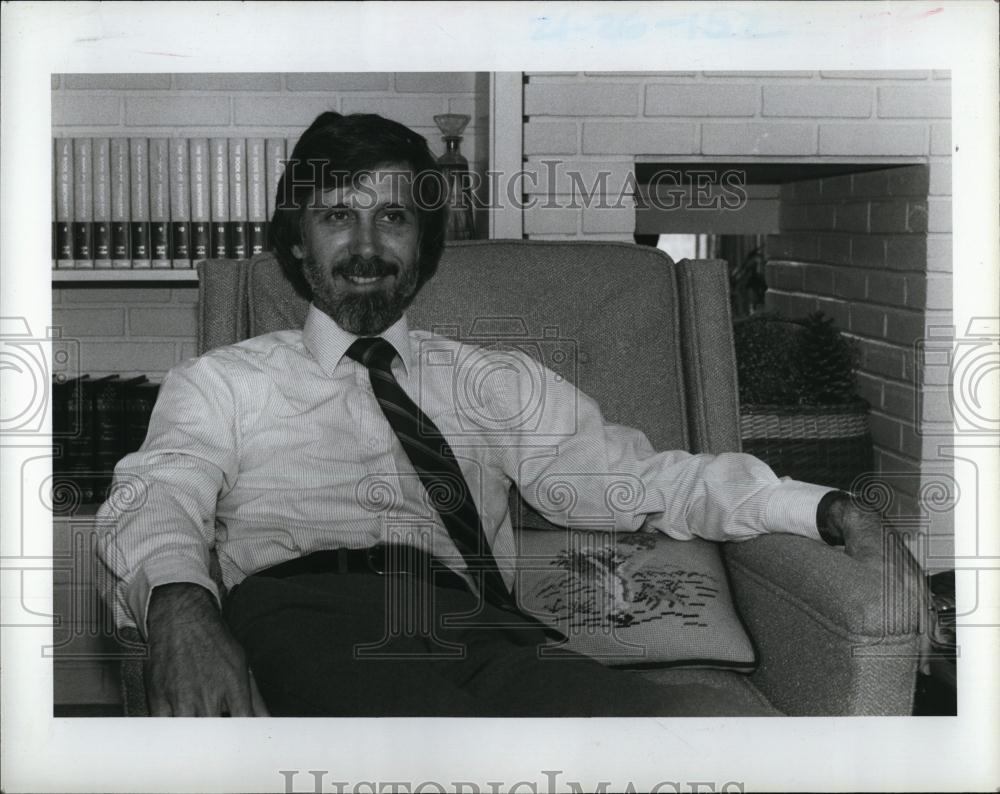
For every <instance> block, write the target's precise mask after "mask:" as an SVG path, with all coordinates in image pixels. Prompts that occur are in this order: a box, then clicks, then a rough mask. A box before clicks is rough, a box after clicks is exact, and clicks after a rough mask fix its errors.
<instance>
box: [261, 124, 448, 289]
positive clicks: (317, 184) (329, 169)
mask: <svg viewBox="0 0 1000 794" xmlns="http://www.w3.org/2000/svg"><path fill="white" fill-rule="evenodd" d="M390 164H400V165H405V166H407V167H408V168H409V170H411V171H412V172H413V175H414V176H415V177H417V178H416V180H415V182H414V197H413V200H414V204H415V210H416V215H417V223H418V228H419V230H420V237H419V239H420V243H419V250H418V254H417V264H418V273H419V280H418V288H419V287H420V286H423V284H424V283H425V282H426V281H427V280H428V279H430V277H431V276H433V275H434V272H435V271H436V270H437V265H438V261H439V260H440V258H441V251H442V250H443V249H444V235H445V227H446V225H447V218H448V196H447V182H446V181H445V179H444V177H443V176H442V174H441V172H440V170H439V169H438V167H437V161H436V160H435V159H434V155H433V154H431V151H430V149H429V148H428V146H427V140H426V139H425V138H424V137H423V136H422V135H418V134H417V133H415V132H414V131H413V130H411V129H409V128H408V127H406V126H404V125H402V124H399V123H398V122H395V121H390V120H389V119H386V118H383V117H382V116H378V115H375V114H373V113H365V114H363V113H353V114H351V115H347V116H343V115H341V114H340V113H334V112H333V111H327V112H325V113H320V114H319V116H317V117H316V120H315V121H313V123H312V124H311V125H309V129H307V130H306V131H305V132H304V133H302V137H301V138H299V140H298V143H296V144H295V148H294V149H293V150H292V156H291V157H290V158H289V159H288V162H287V164H286V166H285V172H284V174H282V176H281V179H280V180H279V181H278V190H277V202H276V205H275V210H274V217H272V218H271V233H270V238H271V248H272V249H273V251H274V253H275V255H276V256H277V257H278V261H279V262H281V267H282V269H283V270H284V272H285V275H286V276H287V277H288V278H289V280H291V282H292V283H293V284H294V285H295V288H296V289H297V290H298V291H299V292H301V293H302V294H304V295H306V296H307V297H311V295H310V289H309V286H308V284H307V283H306V281H305V278H304V277H303V275H302V260H301V259H299V258H298V257H297V256H295V254H294V253H293V251H292V248H293V246H295V245H301V244H302V231H301V228H300V226H299V221H300V218H301V215H302V210H303V209H304V208H305V207H307V206H308V205H309V202H310V201H311V200H312V197H313V195H314V193H315V192H316V191H317V190H329V189H331V188H335V187H339V186H341V185H342V184H343V182H344V181H345V178H346V180H347V181H348V182H350V180H352V179H354V178H355V175H357V174H358V173H360V172H364V171H374V170H376V169H377V168H379V167H380V166H386V165H390Z"/></svg>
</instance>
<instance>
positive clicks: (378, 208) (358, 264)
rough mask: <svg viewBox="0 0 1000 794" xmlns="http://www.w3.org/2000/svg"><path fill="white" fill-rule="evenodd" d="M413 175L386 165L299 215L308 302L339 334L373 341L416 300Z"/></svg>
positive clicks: (332, 192) (298, 252)
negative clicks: (343, 332) (309, 294)
mask: <svg viewBox="0 0 1000 794" xmlns="http://www.w3.org/2000/svg"><path fill="white" fill-rule="evenodd" d="M411 185H412V176H411V174H410V172H409V171H408V169H406V168H405V167H404V166H396V165H386V166H383V167H380V168H379V169H377V170H375V171H372V172H370V173H368V174H362V175H361V176H360V178H359V179H357V180H356V184H355V185H346V186H342V187H338V188H335V189H332V190H327V191H324V192H322V193H316V195H315V197H314V200H313V201H312V203H311V205H310V206H309V207H307V208H306V209H304V210H303V211H302V216H301V220H300V228H301V231H302V245H301V246H299V245H296V246H294V247H293V248H292V251H293V253H294V254H295V255H296V256H298V257H300V258H301V259H302V263H303V272H304V275H305V278H306V281H307V282H309V286H310V287H312V291H313V303H315V304H316V306H317V308H319V309H321V310H322V311H324V312H326V313H327V314H328V315H330V317H332V318H333V319H334V320H335V321H336V322H337V324H338V325H339V326H340V327H341V328H343V329H344V330H346V331H349V332H351V333H352V334H356V335H358V336H372V335H375V334H379V333H381V332H382V331H384V330H385V329H386V328H388V327H389V326H390V325H392V324H393V323H394V322H396V320H398V319H399V318H400V317H401V316H402V314H403V312H404V311H405V310H406V307H407V306H409V305H410V302H411V301H412V300H413V297H414V295H416V293H417V281H418V275H419V274H418V267H417V257H418V250H419V243H420V230H419V227H418V221H417V215H416V212H415V209H414V206H413V197H412V191H411Z"/></svg>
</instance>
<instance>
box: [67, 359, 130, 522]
mask: <svg viewBox="0 0 1000 794" xmlns="http://www.w3.org/2000/svg"><path fill="white" fill-rule="evenodd" d="M118 379H119V376H118V375H105V376H103V377H101V378H96V379H93V378H89V379H87V380H86V381H84V384H83V405H82V408H83V416H82V418H81V422H82V429H83V433H82V439H81V443H80V446H79V454H75V455H74V456H73V464H74V468H73V469H71V472H72V473H73V475H74V481H75V482H76V485H77V487H78V488H79V489H80V494H81V498H82V500H83V502H84V503H90V502H103V501H104V497H105V493H106V492H107V488H108V485H109V484H110V482H111V472H113V471H114V466H115V463H116V462H117V456H116V451H117V450H116V449H115V447H114V446H113V445H112V446H110V447H109V443H108V442H107V441H105V436H108V435H111V436H113V435H114V433H115V429H114V428H113V427H108V423H107V421H106V419H105V416H106V415H107V413H108V412H109V411H111V410H112V408H111V406H112V404H113V402H114V390H115V386H114V384H115V382H116V381H117V380H118Z"/></svg>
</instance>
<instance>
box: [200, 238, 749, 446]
mask: <svg viewBox="0 0 1000 794" xmlns="http://www.w3.org/2000/svg"><path fill="white" fill-rule="evenodd" d="M199 274H200V285H201V302H200V307H199V309H200V317H201V322H200V327H199V334H200V336H199V347H200V350H201V351H205V350H208V349H211V348H212V347H216V346H219V345H222V344H230V343H232V342H235V341H239V340H240V339H243V338H247V337H251V336H256V335H258V334H262V333H267V332H269V331H275V330H280V329H285V328H295V327H301V326H302V323H303V321H304V318H305V314H306V310H307V308H308V307H307V303H306V300H305V299H304V298H303V297H301V296H300V295H298V294H297V293H295V291H294V289H293V287H292V286H291V284H290V283H289V282H288V280H287V279H286V278H285V277H284V276H283V274H282V272H281V268H280V266H279V265H278V263H277V262H276V261H275V259H274V258H273V257H272V256H270V255H264V256H261V257H258V258H256V259H254V260H250V261H239V262H236V261H229V260H209V261H207V262H203V263H201V264H200V265H199ZM408 316H409V319H410V326H411V327H412V328H423V329H426V330H430V331H435V332H438V333H441V334H443V335H445V336H449V337H452V338H457V339H460V340H462V341H469V342H476V341H481V342H483V341H486V342H488V341H495V340H498V339H503V340H505V341H511V342H517V341H519V340H523V341H524V342H525V343H526V344H525V345H524V349H526V350H528V351H529V352H533V351H539V354H540V356H541V357H542V360H543V361H544V362H545V363H550V361H546V360H545V359H546V357H547V356H552V355H554V356H557V357H559V358H561V357H563V356H571V357H573V359H572V360H571V361H569V363H568V366H563V367H562V368H561V369H562V371H564V372H565V373H566V374H567V375H568V376H570V377H571V378H572V379H573V380H574V382H575V383H576V385H577V386H578V387H579V388H580V389H582V390H583V391H584V392H585V393H587V394H589V395H590V396H591V397H593V398H594V399H595V400H596V401H597V402H598V404H599V405H600V406H601V408H602V411H603V412H604V414H605V417H606V418H607V419H608V420H609V421H612V422H616V423H620V424H626V425H630V426H632V427H638V428H640V429H641V430H643V431H644V432H645V433H646V434H647V435H648V436H649V438H650V440H651V441H652V443H653V445H654V446H655V447H656V448H658V449H691V450H692V451H711V452H721V451H727V450H738V449H739V433H738V428H737V421H738V420H737V416H738V407H737V402H736V383H735V363H734V358H733V350H732V329H731V321H730V315H729V302H728V282H727V280H726V277H725V272H724V264H723V263H719V262H707V261H702V262H690V261H684V262H681V263H678V264H675V263H674V262H672V261H671V259H670V258H669V257H668V256H667V255H666V254H664V253H663V252H661V251H658V250H656V249H654V248H649V247H644V246H638V245H631V244H627V243H614V242H576V241H571V242H538V241H520V240H516V241H507V240H498V241H483V242H470V243H451V244H449V245H448V246H447V248H446V249H445V252H444V255H443V257H442V260H441V264H440V267H439V268H438V273H437V275H436V276H435V277H434V278H433V279H432V280H431V281H429V282H428V283H427V284H426V285H425V287H424V288H423V290H422V291H421V293H420V294H419V295H418V296H417V299H416V300H415V301H414V303H413V305H412V306H411V307H410V309H409V310H408Z"/></svg>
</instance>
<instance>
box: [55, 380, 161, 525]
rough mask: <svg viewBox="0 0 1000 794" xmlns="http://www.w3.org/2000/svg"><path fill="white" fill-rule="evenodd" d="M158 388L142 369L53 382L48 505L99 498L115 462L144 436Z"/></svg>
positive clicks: (60, 504) (100, 498)
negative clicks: (136, 372)
mask: <svg viewBox="0 0 1000 794" xmlns="http://www.w3.org/2000/svg"><path fill="white" fill-rule="evenodd" d="M159 388H160V387H159V384H156V383H151V382H149V381H148V380H147V378H146V376H145V375H139V376H136V377H132V378H122V377H121V376H120V375H106V376H104V377H101V378H92V377H91V376H90V375H80V376H78V377H75V378H71V379H69V380H56V381H54V382H53V385H52V436H53V457H52V474H53V489H54V493H53V499H52V503H53V507H54V508H69V507H73V506H77V505H79V504H89V503H94V502H102V501H104V499H105V498H106V496H107V490H108V487H109V486H110V485H111V478H112V475H113V474H114V469H115V465H116V464H117V463H118V461H119V460H120V459H121V458H122V457H123V456H125V455H127V454H128V453H129V452H134V451H135V450H137V449H139V447H140V446H142V442H143V441H144V440H145V438H146V431H147V428H148V427H149V418H150V415H151V414H152V412H153V406H154V405H155V404H156V397H157V395H158V394H159ZM60 511H61V510H60Z"/></svg>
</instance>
